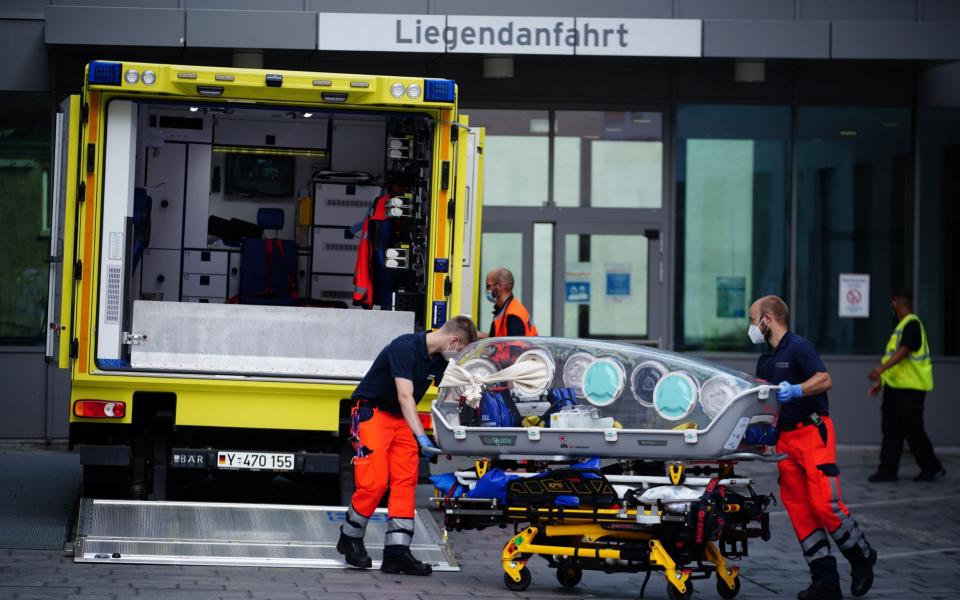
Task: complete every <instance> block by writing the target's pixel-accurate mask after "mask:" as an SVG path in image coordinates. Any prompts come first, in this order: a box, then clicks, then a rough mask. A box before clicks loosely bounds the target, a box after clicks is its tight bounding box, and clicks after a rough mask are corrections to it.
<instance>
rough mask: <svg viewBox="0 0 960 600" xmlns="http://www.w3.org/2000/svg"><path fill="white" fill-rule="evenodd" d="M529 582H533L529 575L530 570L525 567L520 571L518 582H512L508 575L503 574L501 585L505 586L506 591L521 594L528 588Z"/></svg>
mask: <svg viewBox="0 0 960 600" xmlns="http://www.w3.org/2000/svg"><path fill="white" fill-rule="evenodd" d="M531 580H533V576H532V575H530V569H528V568H526V567H524V568H522V569H520V581H514V580H513V577H510V574H509V573H504V574H503V585H505V586H507V589H508V590H510V591H512V592H522V591H523V590H525V589H527V588H528V587H530V581H531Z"/></svg>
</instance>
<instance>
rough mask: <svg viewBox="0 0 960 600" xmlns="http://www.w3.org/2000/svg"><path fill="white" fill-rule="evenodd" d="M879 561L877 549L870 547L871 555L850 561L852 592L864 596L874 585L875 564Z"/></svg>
mask: <svg viewBox="0 0 960 600" xmlns="http://www.w3.org/2000/svg"><path fill="white" fill-rule="evenodd" d="M876 563H877V551H876V550H874V549H872V548H871V549H870V556H867V557H866V558H861V559H860V560H857V561H850V593H851V594H853V595H854V596H862V595H864V594H866V593H867V592H869V591H870V587H871V586H872V585H873V565H875V564H876Z"/></svg>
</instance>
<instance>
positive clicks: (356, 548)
mask: <svg viewBox="0 0 960 600" xmlns="http://www.w3.org/2000/svg"><path fill="white" fill-rule="evenodd" d="M337 552H339V553H340V554H342V555H343V557H344V560H346V561H347V564H348V565H350V566H351V567H356V568H358V569H369V568H370V567H371V566H373V561H372V560H370V555H369V554H367V548H366V546H364V545H363V538H355V537H350V536H349V535H344V533H343V532H342V531H341V532H340V539H339V540H337Z"/></svg>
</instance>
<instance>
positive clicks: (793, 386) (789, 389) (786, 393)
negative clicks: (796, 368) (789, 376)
mask: <svg viewBox="0 0 960 600" xmlns="http://www.w3.org/2000/svg"><path fill="white" fill-rule="evenodd" d="M801 396H803V388H802V387H800V384H799V383H788V382H786V381H781V382H780V389H779V390H777V400H779V401H780V402H790V401H791V400H793V399H794V398H799V397H801Z"/></svg>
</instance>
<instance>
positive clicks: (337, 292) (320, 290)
mask: <svg viewBox="0 0 960 600" xmlns="http://www.w3.org/2000/svg"><path fill="white" fill-rule="evenodd" d="M310 297H311V298H316V299H319V300H342V301H343V302H346V303H347V306H351V305H352V304H353V276H352V275H319V274H317V273H314V274H313V276H312V277H311V278H310Z"/></svg>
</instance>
